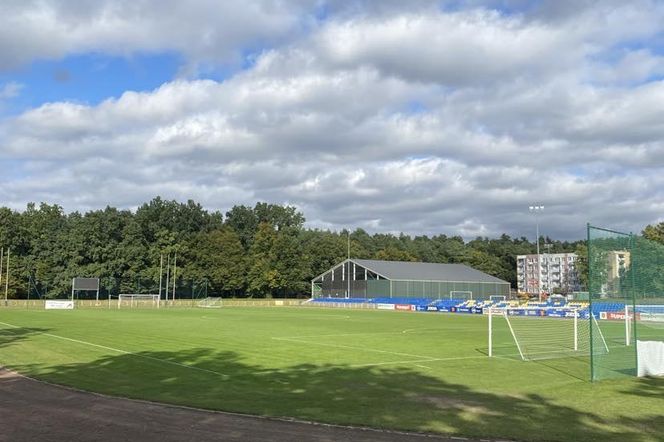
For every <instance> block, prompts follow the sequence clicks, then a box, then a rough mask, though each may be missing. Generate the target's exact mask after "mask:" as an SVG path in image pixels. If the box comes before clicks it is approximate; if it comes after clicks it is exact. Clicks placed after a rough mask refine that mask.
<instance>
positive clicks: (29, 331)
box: [0, 325, 49, 348]
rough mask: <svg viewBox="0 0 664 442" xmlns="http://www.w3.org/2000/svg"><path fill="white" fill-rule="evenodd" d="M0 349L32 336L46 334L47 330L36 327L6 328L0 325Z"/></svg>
mask: <svg viewBox="0 0 664 442" xmlns="http://www.w3.org/2000/svg"><path fill="white" fill-rule="evenodd" d="M0 327H2V328H0V348H2V347H6V346H8V345H14V344H16V343H18V342H20V341H22V340H24V339H28V338H29V337H30V336H32V335H37V334H40V333H46V332H48V331H49V329H46V328H36V327H6V326H4V325H0Z"/></svg>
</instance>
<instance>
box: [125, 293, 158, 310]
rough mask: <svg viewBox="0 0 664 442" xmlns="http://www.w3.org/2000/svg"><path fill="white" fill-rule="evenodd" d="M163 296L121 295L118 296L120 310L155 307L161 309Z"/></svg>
mask: <svg viewBox="0 0 664 442" xmlns="http://www.w3.org/2000/svg"><path fill="white" fill-rule="evenodd" d="M160 298H161V296H159V295H155V294H140V293H121V294H120V295H118V308H122V307H154V308H159V304H160Z"/></svg>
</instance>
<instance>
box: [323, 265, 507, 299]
mask: <svg viewBox="0 0 664 442" xmlns="http://www.w3.org/2000/svg"><path fill="white" fill-rule="evenodd" d="M509 294H510V283H509V282H507V281H503V280H502V279H499V278H496V277H494V276H491V275H488V274H486V273H484V272H481V271H479V270H476V269H474V268H472V267H469V266H466V265H463V264H437V263H425V262H404V261H378V260H373V259H347V260H345V261H343V262H341V263H339V264H337V265H335V266H334V267H332V268H331V269H329V270H327V271H326V272H324V273H322V274H320V275H318V276H317V277H315V278H314V279H312V280H311V296H312V297H313V298H319V297H323V298H387V297H389V298H404V297H406V298H432V299H452V298H464V299H484V298H489V297H490V296H505V297H507V296H509Z"/></svg>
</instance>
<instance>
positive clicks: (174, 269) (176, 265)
mask: <svg viewBox="0 0 664 442" xmlns="http://www.w3.org/2000/svg"><path fill="white" fill-rule="evenodd" d="M177 271H178V251H177V249H176V250H175V258H174V263H173V295H172V298H171V299H173V304H175V283H176V281H177V278H176V273H177Z"/></svg>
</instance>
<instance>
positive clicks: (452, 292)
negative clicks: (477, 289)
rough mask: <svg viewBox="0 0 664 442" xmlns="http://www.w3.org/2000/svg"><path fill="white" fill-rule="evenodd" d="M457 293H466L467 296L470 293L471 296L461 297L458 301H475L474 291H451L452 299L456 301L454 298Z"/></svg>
mask: <svg viewBox="0 0 664 442" xmlns="http://www.w3.org/2000/svg"><path fill="white" fill-rule="evenodd" d="M455 293H466V294H468V293H470V296H468V297H467V298H466V297H461V298H458V299H465V300H468V301H469V300H471V299H473V292H472V290H450V299H455V298H454V294H455Z"/></svg>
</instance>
